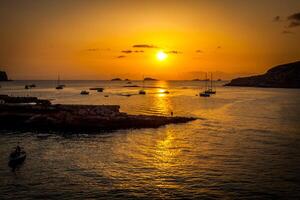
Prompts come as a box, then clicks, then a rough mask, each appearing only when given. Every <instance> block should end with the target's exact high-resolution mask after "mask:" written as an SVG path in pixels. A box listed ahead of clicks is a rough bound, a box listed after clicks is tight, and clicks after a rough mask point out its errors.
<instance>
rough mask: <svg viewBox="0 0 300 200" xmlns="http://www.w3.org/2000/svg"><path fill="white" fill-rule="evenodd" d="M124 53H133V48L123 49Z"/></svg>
mask: <svg viewBox="0 0 300 200" xmlns="http://www.w3.org/2000/svg"><path fill="white" fill-rule="evenodd" d="M121 52H122V53H132V51H131V50H123V51H121Z"/></svg>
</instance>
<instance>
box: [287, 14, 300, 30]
mask: <svg viewBox="0 0 300 200" xmlns="http://www.w3.org/2000/svg"><path fill="white" fill-rule="evenodd" d="M287 20H288V21H289V22H290V23H289V25H288V27H289V28H293V27H296V26H300V12H298V13H294V14H292V15H290V16H288V17H287Z"/></svg>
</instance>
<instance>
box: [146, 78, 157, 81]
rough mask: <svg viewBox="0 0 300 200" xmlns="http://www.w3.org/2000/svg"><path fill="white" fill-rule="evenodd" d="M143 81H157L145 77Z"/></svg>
mask: <svg viewBox="0 0 300 200" xmlns="http://www.w3.org/2000/svg"><path fill="white" fill-rule="evenodd" d="M144 81H157V79H155V78H150V77H146V78H144Z"/></svg>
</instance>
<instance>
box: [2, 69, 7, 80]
mask: <svg viewBox="0 0 300 200" xmlns="http://www.w3.org/2000/svg"><path fill="white" fill-rule="evenodd" d="M0 81H8V78H7V74H6V72H3V71H0Z"/></svg>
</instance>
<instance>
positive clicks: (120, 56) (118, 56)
mask: <svg viewBox="0 0 300 200" xmlns="http://www.w3.org/2000/svg"><path fill="white" fill-rule="evenodd" d="M125 57H126V56H118V57H117V58H125Z"/></svg>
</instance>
